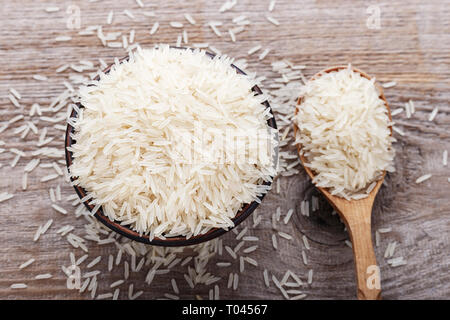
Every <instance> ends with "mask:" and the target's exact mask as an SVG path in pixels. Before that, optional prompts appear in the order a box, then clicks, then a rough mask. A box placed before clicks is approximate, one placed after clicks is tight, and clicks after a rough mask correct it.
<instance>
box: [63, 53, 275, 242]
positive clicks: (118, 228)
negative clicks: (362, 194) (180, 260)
mask: <svg viewBox="0 0 450 320" xmlns="http://www.w3.org/2000/svg"><path fill="white" fill-rule="evenodd" d="M171 48H175V49H182V50H186V49H190V48H185V47H171ZM191 50H193V49H191ZM205 53H206V54H207V55H208V56H209V57H211V58H214V57H215V54H213V53H210V52H207V51H205ZM128 59H129V56H126V57H124V58H122V59H119V62H122V61H124V60H128ZM112 66H113V64H111V65H109V66H108V67H106V68H105V69H104V70H103V72H104V73H108V72H109V71H110V70H111V67H112ZM231 67H233V68H234V69H235V70H236V72H237V73H239V74H243V75H247V74H246V73H245V72H244V71H242V70H241V69H239V68H238V67H237V66H235V65H234V64H231ZM94 80H99V75H97V76H96V77H95V78H94ZM252 91H254V92H255V93H256V95H260V94H262V91H261V89H260V88H259V87H258V86H257V85H255V86H253V87H252ZM262 104H263V105H264V106H265V107H266V108H269V109H270V114H271V115H272V117H271V118H270V119H268V120H267V124H268V126H269V127H271V128H273V129H277V124H276V121H275V117H274V115H273V112H272V108H271V106H270V104H269V102H268V101H267V100H266V101H264V102H263V103H262ZM77 106H78V107H79V108H83V106H82V105H81V104H80V103H77ZM76 116H77V112H76V110H75V109H73V110H72V112H71V114H70V117H71V118H73V117H76ZM72 132H74V128H73V127H72V126H71V125H70V124H69V123H67V128H66V136H65V146H64V150H65V157H66V166H67V170H68V171H69V167H70V165H71V164H72V161H73V155H72V152H70V151H69V150H67V147H69V146H71V145H72V143H73V139H72V137H71V136H70V133H72ZM277 150H278V147H276V152H277ZM272 179H273V177H272ZM70 181H72V182H73V181H74V179H72V177H70ZM271 184H272V182H271V181H266V182H263V184H262V185H269V186H270V185H271ZM73 187H74V189H75V192H76V193H77V194H78V196H79V197H80V199H82V198H83V197H84V196H86V190H84V189H83V188H81V187H79V186H75V185H74V186H73ZM265 195H266V193H264V194H262V195H261V196H259V197H258V198H259V200H260V201H262V199H263V198H264V197H265ZM88 202H89V200H87V201H84V202H83V204H84V205H85V206H86V208H87V209H88V210H89V211H91V210H92V209H93V207H94V206H93V205H90V204H89V203H88ZM258 205H259V203H258V202H256V201H253V202H251V203H247V204H244V206H243V208H242V209H241V210H239V212H238V213H237V214H236V216H235V217H234V218H232V219H231V220H232V221H233V222H234V227H232V228H229V229H228V230H225V229H223V228H213V229H211V230H209V231H208V232H207V233H204V234H199V235H196V236H192V237H190V238H189V239H186V237H180V236H177V237H167V238H165V239H161V238H157V237H154V238H153V239H152V240H150V238H149V236H148V235H144V234H143V235H140V234H139V233H138V232H136V231H134V230H132V229H130V228H129V227H128V226H123V225H120V223H119V222H116V221H111V220H110V219H109V218H108V217H107V216H105V215H104V213H103V208H102V207H100V208H99V210H98V211H97V212H96V213H95V214H94V216H95V217H96V218H97V219H98V220H99V221H100V222H101V223H103V224H104V225H105V226H106V227H108V228H109V229H111V230H113V231H115V232H117V233H119V234H120V235H122V236H124V237H127V238H129V239H131V240H134V241H137V242H141V243H145V244H150V245H157V246H165V247H179V246H190V245H194V244H199V243H202V242H205V241H209V240H212V239H214V238H216V237H219V236H221V235H223V234H224V233H226V232H228V231H230V230H231V229H233V228H235V227H237V226H238V225H239V224H240V223H241V222H242V221H244V220H245V219H246V218H248V216H249V215H250V214H251V213H253V211H255V209H256V208H257V207H258Z"/></svg>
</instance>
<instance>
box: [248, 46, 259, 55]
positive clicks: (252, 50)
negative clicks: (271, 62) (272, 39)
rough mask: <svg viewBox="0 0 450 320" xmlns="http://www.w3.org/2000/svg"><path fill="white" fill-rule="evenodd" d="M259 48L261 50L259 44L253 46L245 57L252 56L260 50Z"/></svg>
mask: <svg viewBox="0 0 450 320" xmlns="http://www.w3.org/2000/svg"><path fill="white" fill-rule="evenodd" d="M261 48H262V46H261V45H260V44H259V45H257V46H254V47H252V48H250V49H249V50H248V51H247V55H249V56H250V55H252V54H254V53H255V52H257V51H259V50H261Z"/></svg>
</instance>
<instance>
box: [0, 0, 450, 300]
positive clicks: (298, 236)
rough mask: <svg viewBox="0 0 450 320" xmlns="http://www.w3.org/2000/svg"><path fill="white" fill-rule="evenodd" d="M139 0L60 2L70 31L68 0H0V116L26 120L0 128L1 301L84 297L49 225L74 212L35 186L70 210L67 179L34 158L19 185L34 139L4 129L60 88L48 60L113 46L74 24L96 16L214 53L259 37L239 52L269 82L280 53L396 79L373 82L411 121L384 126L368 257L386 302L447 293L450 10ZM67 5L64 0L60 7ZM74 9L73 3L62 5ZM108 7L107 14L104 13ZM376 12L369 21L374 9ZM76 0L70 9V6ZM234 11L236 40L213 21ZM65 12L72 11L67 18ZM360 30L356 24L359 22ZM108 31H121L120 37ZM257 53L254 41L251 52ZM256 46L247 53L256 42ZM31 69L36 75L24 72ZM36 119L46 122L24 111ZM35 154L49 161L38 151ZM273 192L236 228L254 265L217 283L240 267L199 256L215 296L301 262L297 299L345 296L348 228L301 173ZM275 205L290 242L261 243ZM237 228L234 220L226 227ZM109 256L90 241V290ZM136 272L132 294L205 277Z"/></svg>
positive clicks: (64, 247)
mask: <svg viewBox="0 0 450 320" xmlns="http://www.w3.org/2000/svg"><path fill="white" fill-rule="evenodd" d="M143 2H144V3H150V2H151V3H152V6H149V7H146V8H143V9H142V8H139V7H138V5H137V4H136V2H134V1H132V0H127V1H120V2H119V1H112V0H104V1H103V0H102V1H97V2H89V1H71V4H73V5H76V6H77V8H79V9H80V23H81V26H80V27H81V29H75V30H70V29H68V28H67V23H68V19H69V16H70V14H68V13H67V12H66V10H67V9H68V6H69V4H62V3H59V2H58V4H57V6H58V7H59V8H60V9H61V10H60V11H58V12H53V13H47V12H45V10H44V9H45V8H46V7H48V6H49V2H48V1H29V0H24V1H20V2H17V1H11V2H4V3H2V11H1V19H0V30H1V31H0V32H1V36H0V59H1V61H2V66H1V67H0V127H1V125H3V124H5V123H6V122H7V121H8V120H9V119H11V118H13V117H14V116H16V115H19V114H24V116H25V118H24V119H23V120H20V121H18V122H16V123H14V124H12V125H10V126H9V127H8V128H7V129H6V130H5V131H4V132H2V133H0V140H3V141H4V142H5V143H6V144H5V146H0V147H1V148H5V149H7V151H5V152H3V153H1V154H0V163H1V164H2V165H3V166H2V167H1V168H0V176H1V179H0V193H2V192H5V191H9V192H11V193H13V194H15V197H14V198H13V199H11V200H8V201H5V202H3V203H0V220H1V223H0V243H2V246H1V248H0V298H6V299H25V298H27V299H84V298H89V294H83V295H80V294H79V293H78V292H77V291H76V290H68V289H67V288H66V277H65V275H64V274H63V272H62V271H61V267H60V266H61V265H68V264H69V252H70V251H73V252H74V253H75V255H76V257H77V258H78V257H80V256H81V255H82V254H83V252H82V251H81V250H79V249H78V250H74V249H73V248H72V247H71V246H70V245H69V243H68V242H67V240H66V239H65V238H63V237H61V236H60V235H58V234H56V230H57V229H58V228H59V227H60V226H63V225H64V224H72V225H74V226H76V230H75V231H74V233H77V234H80V235H81V234H82V233H83V224H84V222H83V219H82V218H80V219H76V218H75V217H74V216H73V215H72V214H71V213H69V214H68V215H67V216H63V215H60V214H59V213H57V212H55V211H54V210H53V209H51V208H50V200H49V194H48V189H49V188H50V187H52V186H53V187H54V186H56V185H57V184H58V183H59V184H61V187H62V198H63V200H62V201H61V206H64V207H65V208H67V209H68V210H70V211H73V209H71V205H70V204H69V203H68V202H67V201H65V200H64V199H65V198H67V197H68V196H70V195H72V194H73V193H74V190H73V189H72V187H70V186H69V185H68V184H67V183H65V182H64V181H63V179H60V180H58V182H56V183H55V182H54V181H52V182H48V183H41V182H40V178H41V177H42V176H43V175H46V174H50V173H52V169H46V168H37V169H36V170H35V171H33V172H32V173H31V174H30V175H29V186H28V189H27V190H26V191H22V189H21V177H22V172H23V169H24V166H25V165H26V164H27V163H28V162H29V160H30V159H31V152H32V151H33V150H36V149H37V147H36V141H37V136H36V135H34V134H32V133H29V134H28V135H27V137H26V138H25V139H21V138H20V137H19V136H20V134H14V133H13V131H14V128H17V127H20V126H21V125H23V124H24V123H25V122H24V121H26V120H30V119H31V118H30V117H29V115H28V113H29V110H30V107H31V105H32V104H33V103H39V104H41V105H42V106H46V105H48V104H49V103H50V101H51V100H52V99H53V98H55V97H56V96H58V95H59V94H60V93H61V92H62V91H63V90H65V87H64V86H63V81H65V80H66V79H67V77H68V76H69V74H71V73H72V74H73V73H75V72H70V71H65V72H62V73H58V74H57V73H55V70H56V68H57V67H59V66H61V65H63V64H66V63H69V64H70V63H78V61H79V60H81V59H86V60H91V61H95V62H96V63H97V61H98V60H97V59H98V58H102V59H104V60H105V61H106V62H107V63H111V62H112V61H113V57H116V56H118V57H122V56H124V55H125V51H124V50H123V49H120V48H119V49H114V48H105V47H103V46H102V45H101V43H100V41H99V40H98V38H97V37H96V36H81V35H78V32H79V31H81V30H84V29H85V28H86V27H88V26H90V25H96V24H101V25H103V29H104V30H105V32H112V31H119V32H123V33H124V34H128V32H129V31H130V30H131V29H133V28H134V29H135V30H136V41H137V42H139V43H140V44H141V45H143V46H144V45H152V44H155V43H159V42H167V43H171V44H175V42H176V39H177V36H178V35H179V34H180V33H181V29H174V28H172V27H170V26H169V22H170V21H180V22H183V23H184V24H185V27H186V30H187V31H188V34H189V43H201V42H208V43H209V44H210V45H213V46H214V47H216V48H218V49H219V50H221V51H222V52H224V53H226V54H228V55H230V56H233V57H237V58H243V57H246V54H247V51H248V50H249V49H250V48H252V47H254V46H256V45H258V44H261V45H262V47H263V48H270V49H271V51H270V53H269V54H268V56H267V57H266V58H265V59H263V60H262V61H259V60H258V57H257V56H258V54H254V55H252V56H251V57H249V59H248V60H249V66H248V68H247V70H248V71H256V72H258V74H259V75H264V76H267V77H268V79H269V80H268V81H267V80H266V82H265V83H266V84H268V83H270V79H273V78H274V77H275V76H276V75H275V73H274V72H272V71H271V67H270V63H271V62H273V61H276V60H280V59H283V58H286V59H288V60H290V61H291V62H293V63H294V64H304V65H306V66H307V68H306V69H305V70H304V74H305V76H306V77H309V76H311V75H312V74H314V73H316V72H317V71H319V70H321V69H323V68H325V67H327V66H331V65H337V64H343V63H344V64H346V63H348V62H351V63H353V64H354V65H355V66H357V67H359V68H361V69H362V70H365V71H367V72H368V73H370V74H372V75H374V76H376V78H377V79H378V80H379V81H380V82H387V81H396V82H397V85H396V86H395V87H393V88H389V89H386V91H385V93H386V97H387V99H388V101H389V102H390V104H391V107H392V108H393V109H395V108H398V107H402V106H403V104H404V103H405V102H407V101H408V100H410V99H411V100H413V101H414V103H415V106H416V112H415V114H413V116H412V117H411V118H410V119H407V118H406V116H405V113H404V112H403V113H401V114H400V115H398V116H395V117H394V118H395V119H394V120H395V122H396V124H397V125H398V126H399V128H401V129H402V130H403V131H404V132H405V136H400V135H398V134H397V135H396V138H397V139H398V143H396V150H397V156H396V160H395V166H396V169H397V172H396V173H394V174H391V175H389V176H388V177H387V180H386V186H385V187H383V188H382V190H381V193H380V194H379V196H378V197H377V199H376V202H375V207H374V213H373V228H374V230H375V229H379V228H387V227H391V228H392V231H391V232H390V233H386V234H382V236H381V243H380V246H378V247H376V248H375V250H376V256H377V260H378V263H379V265H380V268H381V275H382V281H381V283H382V289H383V297H384V298H385V299H444V298H446V299H448V298H450V281H449V280H450V276H449V272H448V270H449V262H450V256H449V227H450V218H449V217H450V215H449V214H450V193H449V187H450V183H449V182H448V181H447V179H448V177H450V170H449V167H448V166H447V167H444V166H443V165H442V153H443V151H444V150H450V137H449V132H450V115H449V112H450V106H449V103H448V101H449V99H450V94H449V86H450V81H449V79H450V68H449V66H450V25H449V23H448V17H449V16H450V8H449V6H448V5H444V4H443V3H442V1H435V0H433V1H426V2H424V1H390V2H384V3H382V4H381V5H380V6H379V7H370V6H371V5H373V4H376V3H377V2H375V1H358V2H355V1H329V0H325V1H298V0H297V1H291V0H278V1H277V3H276V6H275V9H274V10H273V12H270V13H269V12H268V11H267V8H268V4H269V1H239V3H238V4H237V5H236V6H235V7H234V8H232V9H231V10H229V11H227V12H224V13H220V12H219V8H220V7H221V5H222V3H223V1H217V0H212V1H186V2H184V3H181V2H180V1H174V0H166V1H159V2H157V1H148V0H143ZM126 8H128V10H129V11H130V12H132V14H133V15H134V16H135V17H136V18H135V20H134V21H133V20H131V19H130V18H129V17H127V16H126V15H125V14H124V13H123V10H124V9H126ZM72 9H73V8H72ZM75 9H76V8H75ZM110 10H114V18H113V23H112V25H107V23H106V20H107V16H108V13H109V11H110ZM377 10H379V13H380V20H379V22H380V24H379V28H377V19H376V14H377ZM142 11H154V12H155V13H156V17H146V16H144V15H143V14H142ZM74 12H75V14H76V11H73V12H72V14H73V13H74ZM185 12H188V13H190V14H191V15H192V16H193V17H194V18H195V20H196V21H197V23H196V25H189V24H188V22H187V21H186V20H185V19H184V17H183V13H185ZM240 14H245V15H246V16H247V17H248V19H249V20H250V21H251V25H250V26H247V27H246V28H245V31H244V32H242V33H240V34H238V35H237V42H235V43H233V42H231V40H230V37H229V36H228V34H227V32H226V30H227V28H230V27H231V26H232V25H233V24H232V21H231V20H232V19H233V17H236V16H238V15H240ZM266 14H270V16H272V17H274V18H276V19H277V20H278V21H279V22H280V25H279V26H275V25H273V24H272V23H270V22H269V21H268V20H267V19H266V17H265V15H266ZM211 20H218V21H222V22H223V25H222V26H220V27H219V29H220V30H222V33H223V36H222V37H217V36H216V35H215V34H214V33H213V32H212V31H211V29H210V28H208V27H205V24H206V23H207V22H208V21H211ZM156 21H158V22H159V23H160V27H159V30H158V31H157V32H156V33H155V34H154V35H150V34H149V30H150V29H151V27H152V25H153V23H154V22H156ZM74 22H76V21H74ZM368 26H369V27H370V28H369V27H368ZM59 36H71V37H72V40H71V41H64V42H57V41H55V38H56V37H59ZM119 40H120V39H119ZM260 52H261V51H260ZM260 52H258V53H260ZM35 74H39V75H43V76H47V77H48V81H37V80H35V79H33V78H32V76H33V75H35ZM11 87H12V88H15V89H16V90H17V91H19V92H20V93H21V95H22V99H21V100H20V104H21V107H20V108H16V107H14V106H13V105H12V103H11V102H10V100H9V99H8V94H9V92H8V90H9V88H11ZM434 107H438V108H439V113H438V115H437V116H436V118H435V120H434V121H433V122H428V121H427V118H428V116H429V114H430V112H431V111H432V109H433V108H434ZM32 119H34V121H35V122H36V123H37V126H38V128H39V129H41V128H42V127H43V126H44V125H48V123H46V122H44V121H42V120H40V121H37V120H38V117H33V118H32ZM62 134H63V132H62V131H60V130H57V129H53V128H51V129H50V130H49V132H48V136H50V137H55V140H53V141H52V142H51V143H50V144H49V145H48V146H53V147H58V148H63V144H62ZM10 148H17V149H19V150H23V151H25V152H26V154H27V155H26V157H22V158H21V159H20V160H19V162H18V164H17V165H16V166H15V167H14V168H11V167H10V165H9V163H10V162H11V160H12V159H13V158H14V155H13V154H12V153H11V152H9V151H8V149H10ZM42 163H49V161H48V160H45V161H44V160H43V161H42ZM426 173H431V174H433V176H432V178H431V179H430V180H428V181H426V182H424V183H422V184H415V180H416V179H417V178H418V177H419V176H421V175H422V174H426ZM280 179H281V181H280V182H281V192H280V194H277V193H276V192H274V191H272V192H271V193H270V194H269V195H268V196H267V197H266V198H265V199H264V201H263V204H262V205H261V206H260V208H259V209H258V211H259V214H261V215H263V217H264V218H263V221H262V222H261V224H260V225H259V226H258V227H256V228H251V226H252V222H251V219H249V221H247V222H246V223H245V224H244V225H246V226H249V228H250V231H249V232H248V234H249V235H250V234H251V235H254V236H257V237H258V238H259V239H260V240H259V242H258V245H259V248H258V250H257V251H255V252H254V253H252V254H251V256H252V257H253V258H255V259H257V261H258V264H259V265H258V267H253V266H251V265H249V264H247V265H246V270H245V273H244V274H242V275H241V277H240V282H239V289H238V290H236V291H233V290H231V289H227V288H226V286H227V280H228V278H227V276H228V273H229V272H239V264H238V263H235V262H233V264H232V266H230V267H228V268H223V269H220V268H216V267H215V265H214V262H217V261H232V259H231V258H230V257H229V256H228V255H226V254H224V255H223V256H222V257H216V258H215V259H213V261H211V263H210V269H211V271H213V272H214V273H215V274H217V275H219V276H221V277H222V280H220V281H219V282H218V284H219V286H220V288H221V290H220V296H221V298H222V299H227V298H236V299H247V298H248V299H282V298H283V297H282V295H281V294H280V292H279V290H278V289H277V288H276V287H275V286H274V285H273V283H272V284H271V286H270V288H266V287H265V286H264V282H263V270H264V269H268V270H269V271H270V272H271V273H273V274H275V275H276V277H277V278H278V279H280V278H281V277H282V276H283V274H284V272H285V271H286V270H287V269H290V270H292V271H293V272H295V273H296V274H297V275H299V276H300V277H301V278H302V279H303V280H306V276H307V273H308V270H309V269H313V270H314V279H313V283H312V284H311V285H305V286H303V287H302V290H303V291H304V292H305V293H307V299H353V298H355V296H356V294H355V279H354V266H353V260H352V252H351V249H350V248H349V247H348V246H346V245H345V240H347V239H348V235H347V233H346V232H345V231H344V228H343V225H342V224H341V223H340V222H339V219H338V218H337V217H336V216H332V215H331V214H330V213H331V208H330V206H329V205H328V204H327V203H326V202H325V200H324V199H323V198H322V197H321V196H320V195H319V194H318V193H317V191H316V190H315V189H314V188H313V186H312V184H311V182H310V181H309V180H308V179H307V178H306V175H305V173H304V172H303V171H302V172H301V173H300V174H299V175H296V176H291V177H282V178H280ZM312 195H314V196H318V197H319V206H320V208H319V210H317V211H316V212H313V213H311V215H310V217H305V216H302V215H301V214H300V203H301V201H302V200H303V199H309V198H310V197H311V196H312ZM278 206H280V207H281V210H282V212H283V214H285V213H286V211H287V210H288V209H290V208H293V209H295V212H294V215H293V217H292V219H291V221H290V222H289V223H288V224H287V225H284V224H282V223H281V227H280V229H279V230H277V231H284V232H287V233H289V234H291V235H292V236H293V237H294V239H293V240H290V241H288V240H284V239H282V238H279V239H278V242H279V248H278V250H277V251H275V250H274V249H273V247H272V243H271V235H272V234H273V233H274V232H275V231H274V230H272V228H271V222H270V218H271V215H272V213H273V212H275V210H276V208H277V207H278ZM49 218H53V219H54V223H53V226H52V227H51V228H50V230H49V231H48V232H47V233H46V234H45V235H43V236H42V237H41V239H40V240H39V241H37V242H33V240H32V238H33V235H34V233H35V231H36V229H37V227H38V226H39V225H41V224H43V223H45V222H46V221H47V220H48V219H49ZM239 230H241V228H240V229H239ZM303 235H305V236H306V237H307V238H308V239H309V243H310V245H311V250H306V249H304V247H303V244H302V236H303ZM234 237H235V235H234V234H233V233H229V234H227V235H225V236H224V237H223V241H224V244H229V245H231V246H232V245H234V244H235V243H236V241H235V240H234ZM391 241H397V242H398V244H397V248H396V251H395V256H403V257H404V258H405V260H407V262H408V264H407V265H405V266H401V267H397V268H393V267H391V266H389V265H388V264H387V262H386V259H384V257H383V256H384V253H385V249H386V246H387V244H388V243H389V242H391ZM302 250H306V253H307V257H308V265H304V263H303V262H302V256H301V251H302ZM110 253H111V254H116V249H115V247H114V246H113V245H104V246H97V245H95V244H93V243H91V244H89V257H90V258H89V259H93V258H94V257H96V256H98V255H102V256H103V259H102V261H101V262H100V264H99V265H98V266H96V267H95V268H96V269H98V268H100V269H101V270H104V272H103V274H102V275H101V276H99V281H100V285H99V289H98V293H104V292H108V288H109V285H110V284H111V283H112V282H114V281H116V280H119V279H121V278H122V277H123V267H122V266H120V268H119V267H116V268H114V269H113V271H112V272H111V273H108V272H107V257H108V254H110ZM31 257H34V258H35V259H36V261H35V262H34V263H33V264H32V265H30V266H29V267H27V268H25V269H24V270H21V271H19V270H18V266H19V265H20V264H22V263H23V262H25V261H26V260H28V259H29V258H31ZM47 272H49V273H51V274H52V275H53V277H52V278H51V279H49V280H34V276H35V275H37V274H42V273H47ZM146 272H147V270H143V271H141V272H138V273H132V274H131V275H130V279H129V282H128V283H134V286H135V288H136V289H135V291H137V290H144V294H143V295H142V296H141V297H140V298H145V299H152V298H161V297H162V293H163V292H171V291H172V289H171V286H170V279H171V278H175V279H176V280H177V283H178V286H179V287H180V291H181V294H180V297H181V298H193V297H195V295H200V296H201V297H203V298H207V297H208V290H209V288H208V287H206V286H198V287H196V288H195V290H193V289H190V288H189V287H188V286H187V284H186V282H185V280H184V278H183V273H184V272H186V270H185V267H180V266H177V267H175V268H174V270H173V271H172V272H171V273H170V274H168V275H164V276H163V275H161V276H158V277H157V278H155V280H154V281H153V283H152V285H151V286H147V285H145V284H143V280H144V278H145V275H146ZM22 282H23V283H26V284H27V285H28V288H27V289H25V290H24V289H22V290H20V289H16V290H13V289H10V285H11V284H13V283H22ZM122 291H123V292H122V293H121V296H120V297H121V298H126V296H127V294H126V292H127V287H126V285H123V289H122Z"/></svg>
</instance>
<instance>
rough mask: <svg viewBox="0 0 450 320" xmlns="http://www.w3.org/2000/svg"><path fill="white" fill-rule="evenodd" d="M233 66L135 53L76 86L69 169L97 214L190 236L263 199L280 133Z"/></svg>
mask: <svg viewBox="0 0 450 320" xmlns="http://www.w3.org/2000/svg"><path fill="white" fill-rule="evenodd" d="M231 62H232V61H231V59H229V58H227V57H216V58H214V59H211V58H210V57H208V56H207V55H205V53H204V52H202V51H199V50H195V51H191V50H179V49H173V48H169V47H168V46H160V47H159V48H155V49H150V50H142V49H140V48H138V50H137V51H136V52H134V53H131V54H130V59H129V60H128V61H124V62H123V63H120V64H119V62H118V61H116V63H115V64H114V65H113V67H112V69H111V71H110V72H109V73H107V74H101V75H100V80H99V81H94V82H93V83H91V85H89V86H83V87H81V88H80V90H79V93H78V95H79V97H78V102H80V103H81V105H83V106H84V108H81V109H78V108H77V107H75V109H76V110H77V111H78V114H79V115H78V117H77V118H76V119H69V123H70V124H71V125H73V126H74V128H75V134H74V135H73V136H72V137H73V138H74V139H75V141H76V142H75V143H74V144H73V145H72V147H70V148H69V151H71V152H73V164H72V165H71V166H70V168H69V170H70V174H71V177H72V178H74V179H76V180H75V181H74V184H75V185H78V186H80V187H82V188H84V189H85V190H87V192H88V197H87V198H91V200H90V203H91V204H92V205H95V207H94V210H93V212H95V211H96V210H98V209H99V207H100V206H101V207H102V208H103V212H104V214H105V215H106V216H108V217H109V218H110V219H111V220H116V221H120V222H121V224H122V225H129V226H130V227H131V228H132V229H134V230H136V231H137V232H139V233H140V234H149V235H150V238H151V239H152V238H153V237H155V236H157V237H165V236H166V237H167V236H175V235H184V236H187V237H191V236H192V235H197V234H202V233H205V232H207V231H208V230H210V229H211V228H214V227H219V228H225V229H227V228H229V227H232V226H234V224H233V221H232V220H231V219H232V218H233V217H234V216H235V215H236V213H237V212H238V211H239V210H240V209H241V207H242V205H243V204H245V203H250V202H252V201H254V200H256V201H259V199H258V196H261V195H262V194H264V193H266V192H267V190H268V189H269V186H267V185H263V184H262V183H263V182H264V181H271V179H272V177H273V176H274V175H275V173H276V169H275V166H274V157H273V155H272V152H273V148H274V146H275V144H276V142H275V141H276V140H275V135H276V131H275V130H274V129H272V128H269V127H268V125H267V119H268V118H270V117H271V114H270V112H269V111H270V109H268V108H267V109H266V108H265V107H264V106H263V105H261V103H262V102H263V101H264V100H265V99H266V98H265V96H264V95H255V94H254V93H253V92H252V91H251V88H252V87H253V86H254V85H255V83H254V80H252V79H250V78H249V77H247V76H245V75H240V74H237V73H236V70H235V69H233V68H232V67H231V66H230V64H231ZM92 84H93V85H92ZM239 136H240V137H241V138H242V137H244V138H243V139H236V138H229V137H239ZM250 141H253V142H255V141H257V142H258V143H251V142H250ZM247 142H250V143H247ZM264 143H265V144H264ZM236 151H237V153H239V154H238V155H236ZM255 155H258V156H255Z"/></svg>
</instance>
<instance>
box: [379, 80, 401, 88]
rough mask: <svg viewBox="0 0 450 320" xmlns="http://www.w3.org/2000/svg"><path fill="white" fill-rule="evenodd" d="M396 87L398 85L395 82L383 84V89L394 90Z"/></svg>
mask: <svg viewBox="0 0 450 320" xmlns="http://www.w3.org/2000/svg"><path fill="white" fill-rule="evenodd" d="M396 85H397V82H395V81H390V82H385V83H383V84H382V86H383V88H392V87H395V86H396Z"/></svg>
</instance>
